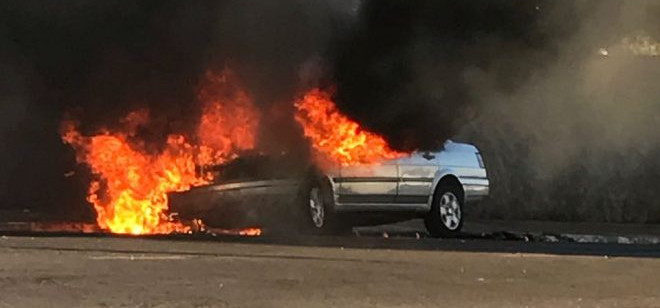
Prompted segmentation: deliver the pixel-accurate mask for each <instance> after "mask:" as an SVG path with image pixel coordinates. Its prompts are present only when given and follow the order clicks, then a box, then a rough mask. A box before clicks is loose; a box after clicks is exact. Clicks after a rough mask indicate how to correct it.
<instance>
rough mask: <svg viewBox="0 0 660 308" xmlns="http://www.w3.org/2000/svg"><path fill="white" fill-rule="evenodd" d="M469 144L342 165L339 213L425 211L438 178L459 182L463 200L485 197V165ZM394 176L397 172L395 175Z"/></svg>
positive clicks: (337, 197)
mask: <svg viewBox="0 0 660 308" xmlns="http://www.w3.org/2000/svg"><path fill="white" fill-rule="evenodd" d="M478 153H479V151H478V150H477V148H476V147H474V146H473V145H470V144H464V143H455V142H452V141H447V142H446V143H445V145H444V150H442V151H437V152H414V153H412V154H410V155H406V156H404V157H401V158H398V159H396V160H390V161H387V162H386V163H383V164H379V165H369V166H349V167H341V169H340V172H339V174H340V177H338V178H334V181H335V182H338V183H339V185H337V184H335V185H334V186H333V188H334V197H335V208H336V210H337V211H401V210H411V211H421V212H424V211H428V210H429V209H430V208H431V203H432V201H433V193H434V191H435V189H436V187H437V185H438V183H440V181H441V180H443V179H446V178H448V177H451V178H453V179H455V180H456V181H458V182H459V183H460V185H461V188H462V190H463V192H464V195H463V200H464V201H465V202H474V201H478V200H481V199H482V198H483V197H485V196H486V195H488V188H489V182H488V178H487V174H486V169H485V168H483V167H482V166H480V162H479V160H478V159H477V154H478ZM393 174H396V175H393Z"/></svg>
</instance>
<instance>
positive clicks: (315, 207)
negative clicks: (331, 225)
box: [309, 187, 325, 228]
mask: <svg viewBox="0 0 660 308" xmlns="http://www.w3.org/2000/svg"><path fill="white" fill-rule="evenodd" d="M309 213H310V214H311V216H312V221H313V222H314V225H315V226H316V227H317V228H321V227H323V220H324V219H325V209H324V208H323V199H322V198H321V190H320V189H318V188H317V187H314V188H312V190H311V191H310V192H309Z"/></svg>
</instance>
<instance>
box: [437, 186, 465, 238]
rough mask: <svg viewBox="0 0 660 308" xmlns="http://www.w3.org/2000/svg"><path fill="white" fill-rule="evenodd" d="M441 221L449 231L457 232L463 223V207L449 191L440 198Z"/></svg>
mask: <svg viewBox="0 0 660 308" xmlns="http://www.w3.org/2000/svg"><path fill="white" fill-rule="evenodd" d="M440 220H442V224H443V225H444V226H445V227H447V229H449V230H452V231H453V230H456V229H458V226H459V224H460V222H461V205H460V203H459V201H458V198H457V197H456V195H454V193H452V192H450V191H448V192H445V193H444V194H443V195H442V196H441V197H440Z"/></svg>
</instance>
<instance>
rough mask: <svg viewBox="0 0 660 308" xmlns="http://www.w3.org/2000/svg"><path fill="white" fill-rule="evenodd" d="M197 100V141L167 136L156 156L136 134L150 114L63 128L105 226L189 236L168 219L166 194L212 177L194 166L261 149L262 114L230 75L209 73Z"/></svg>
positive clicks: (122, 230) (118, 230) (121, 230)
mask: <svg viewBox="0 0 660 308" xmlns="http://www.w3.org/2000/svg"><path fill="white" fill-rule="evenodd" d="M206 77H207V79H206V81H205V83H204V84H203V86H202V87H201V90H200V94H199V98H200V100H201V101H202V103H203V112H202V116H201V120H200V124H199V130H198V136H197V138H198V140H199V142H197V143H193V142H191V141H190V140H188V139H186V138H185V137H184V136H183V135H178V134H172V135H169V136H168V137H167V142H166V145H165V147H164V149H163V150H162V151H160V152H158V153H152V152H150V151H147V150H146V149H145V148H144V146H143V145H144V142H143V141H141V140H136V139H137V138H136V130H137V129H138V128H139V127H141V126H144V125H148V122H149V115H148V112H147V111H144V110H142V111H137V112H132V113H130V114H129V115H127V116H126V117H125V118H124V119H122V121H121V123H122V124H123V127H122V129H120V130H118V131H112V132H111V131H108V130H105V131H102V132H100V133H99V134H96V135H93V136H83V135H82V134H81V133H80V132H79V131H78V130H77V127H76V125H75V124H73V123H72V122H66V123H64V125H63V131H62V139H63V141H64V142H65V143H67V144H70V145H71V146H73V147H74V149H75V150H76V152H77V154H78V155H77V158H78V161H79V162H81V163H85V164H87V165H89V167H90V169H91V171H92V173H93V175H94V176H95V179H94V180H93V181H92V182H91V184H90V187H89V194H88V197H87V200H88V201H89V202H90V203H92V205H93V206H94V209H95V210H96V213H97V223H98V225H99V227H100V228H102V229H104V230H109V231H111V232H114V233H127V234H151V233H171V232H188V231H189V230H190V229H189V228H188V227H187V226H184V225H182V224H181V223H178V222H175V221H173V220H172V219H170V217H168V216H167V214H168V204H167V193H168V192H173V191H184V190H188V189H190V188H191V187H192V186H196V185H202V184H205V183H207V182H208V181H209V180H211V178H210V175H203V174H200V173H199V172H196V169H195V165H196V164H202V165H203V164H217V163H223V162H226V161H227V160H229V159H232V158H235V157H236V156H237V153H238V152H239V151H241V150H247V149H251V148H253V147H254V145H255V139H256V138H255V134H256V129H257V125H258V121H259V114H258V112H257V111H256V109H255V108H254V105H253V104H252V100H251V99H250V98H249V96H247V95H246V94H245V92H244V91H243V90H242V89H240V87H238V86H237V84H236V83H235V80H234V78H233V76H232V75H231V73H229V72H227V71H225V72H224V73H222V74H214V73H208V74H207V76H206Z"/></svg>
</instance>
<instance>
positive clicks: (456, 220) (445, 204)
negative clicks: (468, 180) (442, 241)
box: [424, 183, 463, 237]
mask: <svg viewBox="0 0 660 308" xmlns="http://www.w3.org/2000/svg"><path fill="white" fill-rule="evenodd" d="M440 185H441V186H439V187H438V189H436V192H435V194H434V195H433V203H432V205H431V211H430V212H429V213H428V215H427V216H426V218H425V219H424V224H425V225H426V229H427V230H428V231H429V233H430V234H431V236H433V237H456V236H458V235H459V234H460V232H461V228H462V227H463V194H462V191H461V189H460V187H458V186H457V185H451V184H443V183H441V184H440Z"/></svg>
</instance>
